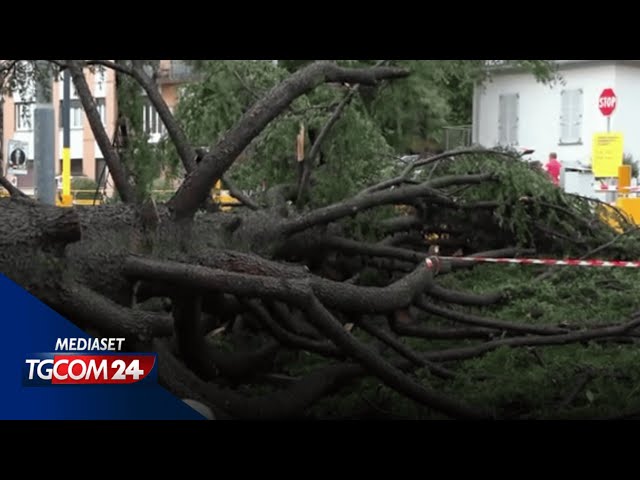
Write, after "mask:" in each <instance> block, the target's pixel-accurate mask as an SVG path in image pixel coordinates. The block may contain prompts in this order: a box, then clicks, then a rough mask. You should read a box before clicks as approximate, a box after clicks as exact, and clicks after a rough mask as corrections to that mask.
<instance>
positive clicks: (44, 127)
mask: <svg viewBox="0 0 640 480" xmlns="http://www.w3.org/2000/svg"><path fill="white" fill-rule="evenodd" d="M38 64H39V66H40V67H41V68H43V69H45V68H47V64H46V62H44V61H42V60H40V61H38ZM55 133H56V131H55V115H54V112H53V104H52V102H51V78H50V76H49V75H46V76H45V77H44V78H43V79H42V80H40V81H38V82H37V83H36V108H35V112H34V131H33V136H34V147H35V148H34V166H35V174H36V188H37V189H38V191H37V192H38V193H37V196H36V197H37V199H38V200H39V201H40V202H41V203H44V204H46V205H55V204H56V178H55V174H56V169H55V161H56V156H57V155H56V151H55V150H56V148H55Z"/></svg>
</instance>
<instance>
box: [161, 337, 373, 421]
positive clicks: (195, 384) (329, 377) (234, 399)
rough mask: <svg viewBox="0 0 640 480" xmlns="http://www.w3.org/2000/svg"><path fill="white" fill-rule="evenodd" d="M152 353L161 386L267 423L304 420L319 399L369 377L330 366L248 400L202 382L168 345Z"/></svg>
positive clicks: (351, 367) (345, 367) (357, 368)
mask: <svg viewBox="0 0 640 480" xmlns="http://www.w3.org/2000/svg"><path fill="white" fill-rule="evenodd" d="M153 349H154V351H156V352H158V353H159V368H160V370H159V375H160V382H161V384H163V385H164V386H166V387H167V388H169V389H171V390H174V389H175V390H179V391H180V392H181V394H183V395H184V394H185V393H187V391H186V390H182V389H188V392H189V393H192V392H193V393H195V394H196V395H197V396H199V397H200V398H201V399H202V400H204V401H205V402H206V403H208V404H209V405H210V406H211V407H213V408H214V412H215V411H216V410H222V411H224V412H226V413H227V414H228V415H231V416H232V417H234V418H240V419H256V420H257V419H262V420H266V419H278V418H295V417H298V416H301V415H302V414H303V413H304V411H305V409H306V408H307V407H309V406H310V405H312V404H313V403H314V402H315V401H316V400H318V399H319V398H321V397H323V396H325V395H328V394H330V393H332V392H335V391H337V390H338V389H339V388H341V387H343V386H345V385H347V384H348V383H349V382H351V381H353V380H355V379H357V378H358V377H361V376H363V375H365V374H366V372H365V371H364V370H363V369H362V367H361V366H360V365H354V364H345V363H342V364H337V365H330V366H328V367H325V368H323V369H321V370H316V371H315V372H312V373H310V374H309V375H308V376H306V377H304V378H303V379H302V380H300V381H298V382H296V383H295V384H294V385H292V386H291V387H290V388H288V389H286V390H280V391H277V392H275V393H271V394H268V395H265V396H263V397H254V398H248V397H245V396H243V395H239V394H237V393H235V392H233V391H231V390H223V389H221V388H220V387H218V386H216V385H214V384H213V383H205V382H203V381H201V380H200V379H199V378H197V377H196V376H195V375H194V374H193V373H192V372H191V371H189V370H188V369H187V368H185V367H184V365H183V364H182V363H180V361H179V360H178V359H176V358H175V356H174V355H173V354H172V353H171V351H170V350H169V349H168V348H167V346H166V345H165V342H162V341H154V345H153ZM192 398H193V397H192ZM216 418H218V414H217V413H216Z"/></svg>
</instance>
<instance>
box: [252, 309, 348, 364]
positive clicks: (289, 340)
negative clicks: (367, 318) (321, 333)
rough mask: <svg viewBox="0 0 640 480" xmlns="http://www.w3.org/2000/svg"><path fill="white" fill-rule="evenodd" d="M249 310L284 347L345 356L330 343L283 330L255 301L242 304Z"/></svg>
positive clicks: (340, 356)
mask: <svg viewBox="0 0 640 480" xmlns="http://www.w3.org/2000/svg"><path fill="white" fill-rule="evenodd" d="M243 304H244V305H246V306H247V307H248V308H250V309H251V310H252V311H253V312H254V313H255V314H256V316H257V317H258V318H259V319H260V321H261V322H262V324H263V325H264V327H265V328H266V329H267V331H268V332H269V333H271V335H273V337H274V338H275V339H276V340H277V341H279V342H280V343H282V344H283V345H284V346H286V347H289V348H294V349H300V350H306V351H308V352H312V353H317V354H318V355H322V356H324V357H333V358H340V359H344V357H345V355H344V354H343V353H342V352H340V350H338V349H337V348H336V346H335V345H333V344H332V343H331V342H328V341H326V340H311V339H309V338H305V337H302V336H300V335H296V334H295V333H291V332H289V331H288V330H286V329H284V328H283V327H282V326H280V324H279V323H278V322H276V321H275V320H274V319H273V317H272V316H271V315H270V314H269V312H268V311H267V310H266V309H265V308H264V307H263V306H262V305H260V303H259V302H257V301H256V300H251V301H245V302H243Z"/></svg>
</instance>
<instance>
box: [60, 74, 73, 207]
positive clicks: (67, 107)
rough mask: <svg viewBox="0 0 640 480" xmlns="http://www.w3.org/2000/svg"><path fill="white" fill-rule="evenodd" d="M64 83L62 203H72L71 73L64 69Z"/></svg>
mask: <svg viewBox="0 0 640 480" xmlns="http://www.w3.org/2000/svg"><path fill="white" fill-rule="evenodd" d="M63 75H64V76H63V85H62V112H61V114H62V203H63V205H71V74H70V73H69V70H68V69H65V70H64V74H63Z"/></svg>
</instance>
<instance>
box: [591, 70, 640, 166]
mask: <svg viewBox="0 0 640 480" xmlns="http://www.w3.org/2000/svg"><path fill="white" fill-rule="evenodd" d="M639 87H640V68H638V67H633V66H628V65H617V66H616V70H615V87H614V90H615V93H616V96H617V97H618V102H617V105H616V109H615V111H614V112H613V115H612V116H611V130H612V131H620V132H622V133H623V134H624V150H625V153H629V154H631V155H633V159H634V160H636V161H638V160H640V88H639ZM598 115H600V112H598ZM600 118H602V117H600Z"/></svg>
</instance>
